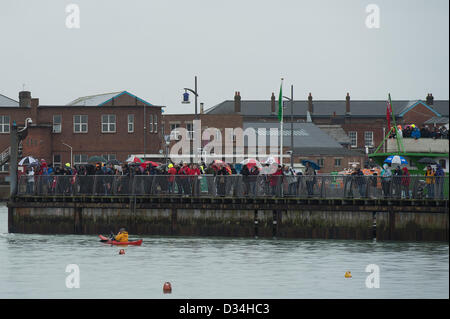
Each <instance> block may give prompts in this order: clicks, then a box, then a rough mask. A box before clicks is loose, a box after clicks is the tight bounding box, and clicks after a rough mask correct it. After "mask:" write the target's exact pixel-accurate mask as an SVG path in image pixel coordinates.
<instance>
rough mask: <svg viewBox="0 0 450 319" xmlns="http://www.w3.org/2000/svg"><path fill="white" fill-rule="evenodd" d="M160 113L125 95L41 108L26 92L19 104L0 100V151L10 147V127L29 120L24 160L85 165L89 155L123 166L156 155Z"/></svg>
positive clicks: (133, 96)
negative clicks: (135, 158)
mask: <svg viewBox="0 0 450 319" xmlns="http://www.w3.org/2000/svg"><path fill="white" fill-rule="evenodd" d="M161 108H162V106H156V105H152V104H150V103H148V102H146V101H144V100H142V99H140V98H138V97H137V96H135V95H133V94H131V93H129V92H127V91H121V92H114V93H108V94H99V95H93V96H87V97H82V98H78V99H76V100H74V101H72V102H70V103H68V104H67V105H40V104H39V99H37V98H32V97H31V93H30V92H28V91H22V92H20V93H19V101H15V100H13V99H10V98H6V97H4V96H1V98H0V150H1V151H3V150H7V149H8V147H9V145H10V137H9V132H10V127H11V125H12V124H13V123H14V122H15V123H16V124H17V125H18V126H19V127H23V126H24V123H25V120H26V119H27V118H30V119H31V120H32V124H31V125H30V124H29V125H28V127H29V129H28V135H27V137H26V138H25V139H24V140H23V141H22V145H21V147H22V155H23V156H27V155H31V156H33V157H35V158H38V159H42V158H43V159H45V160H46V161H47V162H49V163H50V162H53V163H54V164H56V165H62V164H64V163H72V164H82V163H86V162H87V159H88V158H89V157H91V156H93V155H102V156H104V157H106V159H114V158H115V159H118V160H120V161H124V160H125V159H126V158H127V157H128V156H129V155H131V154H137V153H138V154H143V153H145V154H159V153H160V150H161V149H162V148H163V138H162V134H161V129H160V123H161V121H162V118H161ZM71 154H72V159H71ZM2 168H3V173H7V171H8V170H7V167H5V166H3V167H2Z"/></svg>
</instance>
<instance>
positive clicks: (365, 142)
mask: <svg viewBox="0 0 450 319" xmlns="http://www.w3.org/2000/svg"><path fill="white" fill-rule="evenodd" d="M369 133H370V144H368V143H367V140H368V138H367V135H368V134H369ZM373 145H374V144H373V131H365V132H364V146H367V147H373Z"/></svg>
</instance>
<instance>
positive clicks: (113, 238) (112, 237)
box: [100, 231, 115, 243]
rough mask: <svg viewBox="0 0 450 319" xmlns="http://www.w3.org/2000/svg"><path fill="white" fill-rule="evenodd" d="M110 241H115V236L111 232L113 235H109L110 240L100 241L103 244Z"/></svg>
mask: <svg viewBox="0 0 450 319" xmlns="http://www.w3.org/2000/svg"><path fill="white" fill-rule="evenodd" d="M110 240H115V236H114V234H113V232H112V231H111V234H110V235H109V239H100V241H101V242H103V243H105V242H108V241H110Z"/></svg>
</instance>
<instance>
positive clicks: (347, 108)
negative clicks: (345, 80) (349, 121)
mask: <svg viewBox="0 0 450 319" xmlns="http://www.w3.org/2000/svg"><path fill="white" fill-rule="evenodd" d="M350 114H351V112H350V94H349V93H348V92H347V96H346V97H345V115H350Z"/></svg>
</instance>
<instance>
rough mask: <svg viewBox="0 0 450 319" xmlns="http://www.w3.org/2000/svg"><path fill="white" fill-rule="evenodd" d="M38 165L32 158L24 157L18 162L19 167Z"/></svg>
mask: <svg viewBox="0 0 450 319" xmlns="http://www.w3.org/2000/svg"><path fill="white" fill-rule="evenodd" d="M32 164H39V161H38V160H37V159H35V158H34V157H32V156H26V157H24V158H22V159H21V160H20V162H19V165H32Z"/></svg>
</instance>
